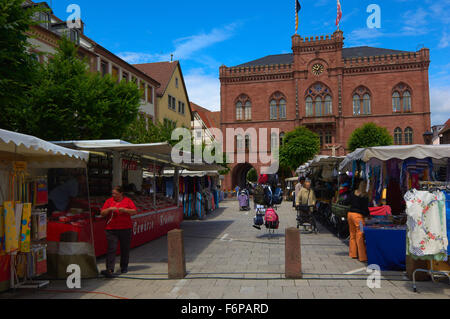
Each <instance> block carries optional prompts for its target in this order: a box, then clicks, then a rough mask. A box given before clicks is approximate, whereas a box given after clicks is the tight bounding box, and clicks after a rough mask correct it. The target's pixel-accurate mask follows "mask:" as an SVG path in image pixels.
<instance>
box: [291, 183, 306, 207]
mask: <svg viewBox="0 0 450 319" xmlns="http://www.w3.org/2000/svg"><path fill="white" fill-rule="evenodd" d="M304 183H305V178H304V177H303V176H302V177H299V178H298V181H297V183H296V184H295V190H294V201H293V206H294V207H295V206H296V205H295V203H296V199H297V197H298V193H299V192H300V190H301V189H302V187H303V184H304Z"/></svg>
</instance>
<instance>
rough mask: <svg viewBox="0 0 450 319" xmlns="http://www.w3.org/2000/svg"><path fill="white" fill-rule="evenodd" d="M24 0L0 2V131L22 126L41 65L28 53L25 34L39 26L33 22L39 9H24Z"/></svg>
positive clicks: (40, 8)
mask: <svg viewBox="0 0 450 319" xmlns="http://www.w3.org/2000/svg"><path fill="white" fill-rule="evenodd" d="M22 3H23V0H0V113H1V116H0V127H1V128H5V129H9V130H13V129H15V128H17V127H18V126H19V123H18V119H19V118H20V117H21V115H22V110H21V108H20V106H21V105H23V104H24V103H25V102H26V101H27V100H28V90H29V88H30V87H31V86H32V84H33V83H34V81H35V78H36V76H37V74H36V70H37V69H36V67H37V64H38V62H37V61H35V59H33V58H32V56H31V55H30V54H29V53H28V49H29V44H28V42H27V38H28V35H27V34H26V32H27V31H28V29H29V28H30V26H31V25H34V24H36V23H38V21H34V20H33V19H32V17H33V15H34V14H35V13H37V12H39V11H44V9H43V8H42V7H40V6H34V7H28V8H23V7H22Z"/></svg>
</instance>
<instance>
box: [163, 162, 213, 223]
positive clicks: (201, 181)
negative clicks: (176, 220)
mask: <svg viewBox="0 0 450 319" xmlns="http://www.w3.org/2000/svg"><path fill="white" fill-rule="evenodd" d="M179 175H180V178H179V189H180V192H179V202H180V203H181V206H182V207H183V216H184V218H185V219H192V218H198V219H203V218H205V216H206V214H209V213H212V212H213V211H215V210H216V209H217V208H218V207H219V199H220V193H219V183H220V179H219V176H220V175H219V173H218V171H190V170H181V171H180V174H179ZM170 176H173V170H164V177H165V178H166V179H167V178H170ZM166 189H167V191H166V192H167V193H169V192H170V191H171V188H170V187H167V184H166Z"/></svg>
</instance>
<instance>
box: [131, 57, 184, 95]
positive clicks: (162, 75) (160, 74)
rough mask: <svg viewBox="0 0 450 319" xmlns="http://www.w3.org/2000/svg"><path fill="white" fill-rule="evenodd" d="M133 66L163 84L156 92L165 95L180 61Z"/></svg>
mask: <svg viewBox="0 0 450 319" xmlns="http://www.w3.org/2000/svg"><path fill="white" fill-rule="evenodd" d="M133 66H134V67H135V68H137V69H138V70H141V71H142V72H144V73H146V74H147V75H148V76H150V77H152V78H154V79H155V80H156V81H158V82H159V83H161V86H160V87H159V88H158V89H157V90H156V94H158V96H163V95H164V92H165V91H166V88H167V85H169V82H170V79H171V78H172V75H173V72H175V69H176V68H177V66H178V61H173V62H155V63H144V64H133Z"/></svg>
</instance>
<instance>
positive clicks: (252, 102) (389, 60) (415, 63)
mask: <svg viewBox="0 0 450 319" xmlns="http://www.w3.org/2000/svg"><path fill="white" fill-rule="evenodd" d="M343 45H344V36H343V32H342V31H336V32H334V33H333V34H332V35H327V36H320V37H317V36H316V37H308V38H303V37H301V36H299V35H294V36H293V37H292V53H289V54H279V55H270V56H266V57H263V58H261V59H257V60H254V61H251V62H247V63H244V64H241V65H238V66H235V67H226V66H222V67H220V82H221V129H222V132H224V142H225V143H226V142H227V141H226V136H225V135H226V134H225V130H226V129H227V128H238V127H242V128H243V129H244V130H246V129H248V128H250V127H254V128H256V129H257V130H258V129H259V128H268V129H269V133H268V145H269V149H270V148H271V147H273V146H276V145H277V143H279V142H280V140H279V137H278V136H270V128H272V127H276V128H279V129H280V136H281V137H282V135H283V134H284V133H285V132H289V131H291V130H293V129H294V128H295V127H297V126H306V127H307V128H309V129H311V130H312V131H314V132H316V133H317V134H318V135H319V137H320V143H321V154H326V155H331V154H332V152H333V150H334V152H335V154H336V155H345V154H347V153H348V149H347V141H348V139H349V137H350V134H351V133H352V132H353V131H354V130H355V129H356V128H358V127H360V126H362V125H363V124H364V123H367V122H374V123H376V124H377V125H380V126H384V127H386V128H387V129H388V131H389V132H390V133H391V134H392V136H393V137H394V141H395V144H422V143H423V137H422V135H423V133H425V132H427V131H429V130H430V125H431V124H430V98H429V84H428V67H429V64H430V51H429V49H427V48H422V49H420V50H419V51H417V52H408V51H399V50H392V49H381V48H374V47H367V46H361V47H351V48H343ZM253 142H255V141H251V140H250V137H249V136H239V135H238V136H237V137H236V138H235V155H236V153H239V152H241V153H242V152H245V153H246V159H247V162H248V158H249V154H248V153H249V152H250V151H251V147H250V145H251V144H252V143H253ZM225 145H226V144H225ZM230 156H232V155H231V154H230ZM230 165H231V168H232V171H231V174H228V176H226V178H225V183H224V188H226V189H230V188H231V187H234V186H235V185H238V184H241V183H242V181H245V180H244V179H243V178H244V176H245V173H246V171H248V170H249V169H250V168H251V167H254V168H256V169H257V170H258V172H259V171H260V170H259V169H260V167H261V166H266V165H262V164H261V163H259V162H258V163H250V164H249V163H234V164H230Z"/></svg>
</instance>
